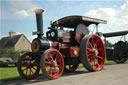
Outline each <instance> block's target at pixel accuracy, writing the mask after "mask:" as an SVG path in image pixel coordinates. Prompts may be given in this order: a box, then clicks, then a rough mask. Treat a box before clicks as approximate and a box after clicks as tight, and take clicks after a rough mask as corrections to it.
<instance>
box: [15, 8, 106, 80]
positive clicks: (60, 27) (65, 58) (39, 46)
mask: <svg viewBox="0 0 128 85" xmlns="http://www.w3.org/2000/svg"><path fill="white" fill-rule="evenodd" d="M42 12H43V10H42V9H37V10H36V11H35V13H36V20H37V32H34V33H33V34H37V35H38V37H37V38H36V39H34V40H33V41H32V44H31V47H32V52H27V53H25V54H23V55H22V56H20V58H19V60H18V71H19V74H20V75H21V76H22V77H23V78H25V79H33V78H35V77H36V76H37V75H38V73H39V71H40V68H41V70H42V72H43V75H44V76H45V77H46V78H48V79H55V78H58V77H60V76H61V74H62V73H63V71H65V72H74V71H75V70H76V69H77V67H78V66H79V64H80V63H82V64H83V65H84V67H85V68H86V69H87V70H88V71H90V72H94V71H99V70H101V69H102V68H103V66H104V62H105V55H106V53H105V48H104V44H103V42H102V40H101V39H100V37H99V36H98V35H96V34H93V35H89V30H88V26H89V25H90V24H96V25H98V24H99V23H103V24H106V23H107V22H106V21H105V20H99V19H94V18H89V17H84V16H68V17H64V18H61V19H59V20H56V21H55V22H53V23H51V26H50V27H49V28H48V29H49V31H47V32H46V37H43V28H42V27H43V21H42Z"/></svg>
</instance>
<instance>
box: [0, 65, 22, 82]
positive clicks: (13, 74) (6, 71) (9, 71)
mask: <svg viewBox="0 0 128 85" xmlns="http://www.w3.org/2000/svg"><path fill="white" fill-rule="evenodd" d="M19 78H21V77H20V75H19V73H18V71H17V68H16V67H0V81H6V80H14V79H19Z"/></svg>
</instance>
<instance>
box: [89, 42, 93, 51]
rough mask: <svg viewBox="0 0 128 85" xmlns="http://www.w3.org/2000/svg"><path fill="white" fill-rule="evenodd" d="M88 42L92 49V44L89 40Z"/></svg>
mask: <svg viewBox="0 0 128 85" xmlns="http://www.w3.org/2000/svg"><path fill="white" fill-rule="evenodd" d="M88 43H89V46H90V47H91V48H92V49H93V46H92V44H91V43H90V41H89V42H88Z"/></svg>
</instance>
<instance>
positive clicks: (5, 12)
mask: <svg viewBox="0 0 128 85" xmlns="http://www.w3.org/2000/svg"><path fill="white" fill-rule="evenodd" d="M36 8H42V9H44V10H45V12H44V14H43V21H44V33H46V31H47V27H48V26H50V21H55V20H57V19H59V18H62V17H65V16H69V15H82V16H88V17H93V18H99V19H103V20H107V22H108V23H107V24H102V25H99V31H101V32H103V33H105V32H114V31H123V30H128V0H0V37H2V36H7V35H8V32H9V31H10V30H14V31H15V32H17V33H23V34H25V35H26V36H27V37H28V38H29V40H32V39H33V38H34V36H32V32H34V31H36V19H35V15H34V12H33V10H35V9H36ZM92 29H93V26H92V27H91V26H90V30H92ZM126 38H127V40H128V36H126ZM109 40H110V41H111V42H117V40H120V37H117V38H110V39H109Z"/></svg>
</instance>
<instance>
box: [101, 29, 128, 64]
mask: <svg viewBox="0 0 128 85" xmlns="http://www.w3.org/2000/svg"><path fill="white" fill-rule="evenodd" d="M127 34H128V30H125V31H120V32H111V33H103V36H104V37H105V38H109V37H116V36H123V37H124V41H121V40H120V41H118V42H117V43H115V44H113V45H112V46H111V47H107V46H106V54H107V60H113V61H114V62H116V63H117V64H120V63H125V62H126V61H127V59H128V42H127V41H126V39H125V36H126V35H127Z"/></svg>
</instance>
